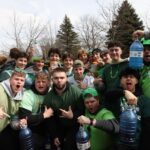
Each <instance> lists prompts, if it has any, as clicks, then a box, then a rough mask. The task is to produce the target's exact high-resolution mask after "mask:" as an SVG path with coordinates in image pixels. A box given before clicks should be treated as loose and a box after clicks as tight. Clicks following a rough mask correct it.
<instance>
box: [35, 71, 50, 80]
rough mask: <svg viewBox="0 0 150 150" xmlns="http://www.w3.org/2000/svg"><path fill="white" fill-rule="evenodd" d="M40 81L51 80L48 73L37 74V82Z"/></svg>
mask: <svg viewBox="0 0 150 150" xmlns="http://www.w3.org/2000/svg"><path fill="white" fill-rule="evenodd" d="M38 79H43V80H50V78H49V75H48V73H45V72H39V73H37V74H36V76H35V80H38Z"/></svg>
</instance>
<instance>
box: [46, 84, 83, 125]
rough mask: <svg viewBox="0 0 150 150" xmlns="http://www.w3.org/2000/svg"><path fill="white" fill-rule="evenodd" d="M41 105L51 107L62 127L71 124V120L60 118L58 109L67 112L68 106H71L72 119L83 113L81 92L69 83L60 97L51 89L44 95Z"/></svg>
mask: <svg viewBox="0 0 150 150" xmlns="http://www.w3.org/2000/svg"><path fill="white" fill-rule="evenodd" d="M43 105H44V106H45V105H46V106H48V107H51V108H52V109H53V110H54V114H55V116H56V117H58V118H59V119H60V121H61V123H62V124H63V125H64V126H66V125H69V124H72V120H70V119H65V118H60V117H59V116H60V115H61V114H60V110H59V109H60V108H61V109H65V110H68V108H69V106H71V109H72V111H73V114H74V118H76V117H78V116H79V115H80V114H81V113H82V112H83V111H84V108H83V100H82V96H81V91H80V90H79V89H78V88H77V87H75V86H74V85H70V84H69V83H67V87H66V89H65V91H64V92H63V93H62V94H61V95H58V94H57V93H56V91H55V89H54V88H52V90H51V91H50V92H49V93H48V94H47V95H46V97H45V99H44V102H43Z"/></svg>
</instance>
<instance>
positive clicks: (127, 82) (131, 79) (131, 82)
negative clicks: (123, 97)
mask: <svg viewBox="0 0 150 150" xmlns="http://www.w3.org/2000/svg"><path fill="white" fill-rule="evenodd" d="M137 83H138V80H137V79H136V78H135V76H133V75H127V76H122V77H121V80H120V84H121V86H122V87H123V89H124V90H128V91H131V92H135V86H136V84H137Z"/></svg>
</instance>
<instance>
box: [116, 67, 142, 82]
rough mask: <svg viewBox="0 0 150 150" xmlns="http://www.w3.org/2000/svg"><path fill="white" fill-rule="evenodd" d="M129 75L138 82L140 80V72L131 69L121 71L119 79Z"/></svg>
mask: <svg viewBox="0 0 150 150" xmlns="http://www.w3.org/2000/svg"><path fill="white" fill-rule="evenodd" d="M127 75H133V76H134V77H135V78H136V79H137V80H139V79H140V75H139V72H138V71H137V70H135V69H133V68H131V67H127V68H125V69H124V70H123V71H121V73H120V76H119V77H120V79H121V78H122V77H123V76H127Z"/></svg>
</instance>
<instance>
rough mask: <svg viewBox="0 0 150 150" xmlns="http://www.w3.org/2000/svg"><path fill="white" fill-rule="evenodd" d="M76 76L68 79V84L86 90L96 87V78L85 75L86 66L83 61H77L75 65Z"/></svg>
mask: <svg viewBox="0 0 150 150" xmlns="http://www.w3.org/2000/svg"><path fill="white" fill-rule="evenodd" d="M73 73H74V75H73V76H71V77H69V78H68V82H69V83H70V84H73V85H75V86H77V87H79V88H80V89H82V90H83V89H86V88H87V87H94V85H93V81H94V77H93V76H91V75H88V74H87V75H84V64H83V62H82V61H81V60H75V61H74V64H73Z"/></svg>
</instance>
